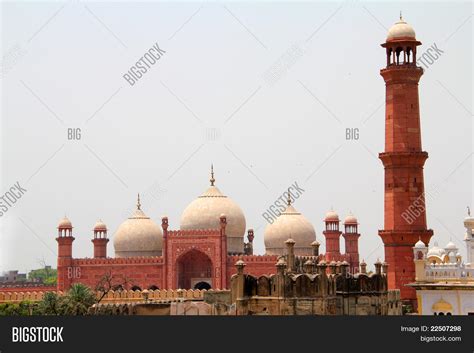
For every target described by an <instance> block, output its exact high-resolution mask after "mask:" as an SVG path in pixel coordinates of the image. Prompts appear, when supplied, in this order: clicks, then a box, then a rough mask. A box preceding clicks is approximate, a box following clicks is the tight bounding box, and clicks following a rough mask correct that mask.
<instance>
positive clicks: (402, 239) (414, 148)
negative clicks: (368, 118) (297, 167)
mask: <svg viewBox="0 0 474 353" xmlns="http://www.w3.org/2000/svg"><path fill="white" fill-rule="evenodd" d="M419 45H421V42H419V41H417V40H416V37H415V31H414V30H413V28H412V27H411V26H410V25H409V24H407V23H406V22H405V21H404V20H403V19H402V16H401V15H400V21H398V22H397V23H395V24H394V25H393V26H392V27H391V28H390V30H389V32H388V36H387V40H386V42H385V43H383V44H382V47H383V48H385V50H386V55H387V66H386V67H385V68H383V69H382V70H380V74H381V75H382V77H383V79H384V80H385V86H386V91H385V92H386V97H385V152H383V153H380V154H379V158H380V159H381V161H382V163H383V165H384V169H385V201H384V229H383V230H379V235H380V237H381V238H382V241H383V243H384V246H385V260H386V261H387V262H388V264H389V265H390V266H389V270H388V285H389V288H390V289H394V288H398V289H400V292H401V298H402V300H405V301H409V302H411V303H412V304H413V305H415V303H416V294H415V290H414V289H412V288H409V287H406V286H405V285H406V284H407V283H410V282H413V281H414V280H415V266H414V262H413V247H414V246H415V243H416V242H417V241H418V240H419V239H421V240H422V241H423V242H424V243H425V244H428V243H429V240H430V238H431V236H432V235H433V231H432V230H430V229H427V227H426V204H425V194H424V191H425V190H424V181H423V166H424V164H425V161H426V159H427V158H428V153H427V152H424V151H423V150H422V146H421V129H420V110H419V99H418V82H419V80H420V77H421V75H423V69H422V68H421V67H418V66H417V65H416V49H417V46H419Z"/></svg>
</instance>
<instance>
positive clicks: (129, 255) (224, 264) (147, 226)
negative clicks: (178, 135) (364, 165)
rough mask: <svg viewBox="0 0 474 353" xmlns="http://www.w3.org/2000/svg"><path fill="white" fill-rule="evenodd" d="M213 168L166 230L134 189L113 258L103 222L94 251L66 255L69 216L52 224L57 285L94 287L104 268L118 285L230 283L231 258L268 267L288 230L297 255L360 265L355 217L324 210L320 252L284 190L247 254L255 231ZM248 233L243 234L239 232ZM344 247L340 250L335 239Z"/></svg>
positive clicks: (256, 269) (254, 270)
mask: <svg viewBox="0 0 474 353" xmlns="http://www.w3.org/2000/svg"><path fill="white" fill-rule="evenodd" d="M215 183H216V180H215V178H214V170H213V168H212V167H211V177H210V186H209V187H208V188H207V190H205V191H204V193H202V194H201V195H200V196H199V197H198V198H197V199H195V200H194V201H192V202H191V203H190V204H189V205H188V206H187V207H186V208H185V210H184V211H183V213H182V216H181V220H180V229H179V230H171V229H169V225H168V217H166V216H165V217H162V219H161V225H158V224H157V223H156V222H155V221H153V220H152V219H151V218H150V217H148V216H147V215H146V214H145V212H144V211H143V210H142V205H141V202H140V195H138V199H137V205H136V209H135V210H134V211H133V213H132V214H131V215H130V217H129V218H128V219H126V220H125V221H124V222H123V223H122V224H121V225H120V226H119V227H118V229H117V231H116V232H115V234H114V236H113V246H114V250H115V257H114V258H110V257H108V256H107V243H108V242H109V239H108V229H107V226H106V225H105V224H104V223H103V222H101V221H98V222H97V223H96V224H95V226H94V230H93V238H92V243H93V253H94V257H93V258H84V259H76V258H73V256H72V247H73V241H74V239H75V238H74V236H73V226H72V223H71V221H70V220H69V219H68V218H63V219H62V220H61V221H60V222H59V224H58V237H57V238H56V240H57V242H58V246H59V250H58V290H61V291H64V290H67V289H68V288H69V287H70V286H71V284H73V283H76V282H80V283H84V284H87V285H88V286H90V287H91V288H94V287H95V286H96V285H97V283H98V282H99V281H100V280H101V278H102V277H103V276H104V275H106V274H111V275H113V276H115V277H117V276H118V277H122V278H123V284H121V286H127V287H128V288H123V289H134V290H143V289H154V290H156V289H178V288H182V289H210V288H214V289H223V288H229V284H230V278H231V276H232V275H233V274H234V273H235V271H236V270H235V263H236V262H237V261H238V260H243V261H245V263H246V264H247V272H248V273H249V274H252V275H254V276H259V275H263V274H271V273H273V272H274V271H275V263H276V262H277V261H278V259H279V257H280V256H282V255H284V254H285V252H286V244H285V242H287V241H288V239H289V238H290V237H291V239H292V241H293V242H294V244H295V245H294V253H295V255H297V256H317V257H318V259H320V260H325V261H327V262H331V261H339V262H342V261H346V262H347V263H348V265H349V267H350V269H357V271H358V269H359V252H358V238H359V236H360V234H359V233H358V222H357V219H356V218H355V217H354V216H353V215H349V216H347V217H346V219H345V220H344V223H343V225H344V229H343V231H342V230H339V225H340V219H339V216H338V214H337V213H336V212H334V211H329V212H328V213H327V214H326V217H325V225H326V228H325V230H324V231H323V234H324V236H325V237H326V244H327V246H326V247H327V249H328V250H327V252H326V254H320V253H319V245H320V244H319V242H318V241H317V240H316V231H315V229H314V227H313V225H312V224H311V223H310V222H309V221H308V220H307V219H306V217H304V216H303V215H302V214H301V213H300V212H298V211H297V210H296V208H295V207H294V206H293V205H292V201H291V194H290V193H289V192H287V193H286V194H287V195H286V196H287V206H286V209H285V211H284V212H283V213H282V214H281V215H280V216H279V217H278V218H277V219H276V220H275V222H273V223H272V224H268V225H267V227H266V229H265V232H264V242H265V249H266V252H265V254H263V255H255V254H254V253H253V240H254V236H255V235H254V231H253V230H252V229H248V230H246V220H245V215H244V213H243V211H242V209H241V208H240V207H239V205H238V204H237V203H235V202H234V201H233V200H232V199H231V198H230V197H228V196H226V195H225V194H223V193H222V192H221V191H220V190H219V188H217V186H216V185H215ZM245 233H247V239H244V236H245ZM341 236H342V237H343V238H344V239H345V249H346V253H345V254H341V252H340V246H339V244H340V238H341Z"/></svg>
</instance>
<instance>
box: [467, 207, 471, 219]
mask: <svg viewBox="0 0 474 353" xmlns="http://www.w3.org/2000/svg"><path fill="white" fill-rule="evenodd" d="M467 215H468V216H469V217H471V208H470V207H469V206H467Z"/></svg>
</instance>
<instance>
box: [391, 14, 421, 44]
mask: <svg viewBox="0 0 474 353" xmlns="http://www.w3.org/2000/svg"><path fill="white" fill-rule="evenodd" d="M397 39H416V35H415V30H414V29H413V27H412V26H410V25H409V24H408V23H406V22H405V21H404V20H403V18H402V16H400V20H399V21H398V22H396V23H395V24H394V25H393V26H392V27H390V29H389V30H388V34H387V42H388V41H392V40H397Z"/></svg>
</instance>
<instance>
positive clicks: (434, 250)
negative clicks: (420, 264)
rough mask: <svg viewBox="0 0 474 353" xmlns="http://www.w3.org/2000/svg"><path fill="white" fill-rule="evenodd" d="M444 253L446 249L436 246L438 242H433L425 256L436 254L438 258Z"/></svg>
mask: <svg viewBox="0 0 474 353" xmlns="http://www.w3.org/2000/svg"><path fill="white" fill-rule="evenodd" d="M445 254H446V251H445V250H444V249H443V248H440V247H439V246H438V243H434V245H433V247H431V248H430V249H429V250H428V254H427V257H431V256H436V257H439V258H440V259H442V258H443V256H444V255H445Z"/></svg>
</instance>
